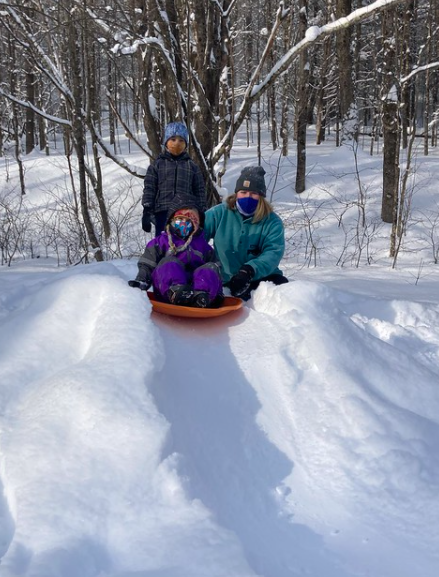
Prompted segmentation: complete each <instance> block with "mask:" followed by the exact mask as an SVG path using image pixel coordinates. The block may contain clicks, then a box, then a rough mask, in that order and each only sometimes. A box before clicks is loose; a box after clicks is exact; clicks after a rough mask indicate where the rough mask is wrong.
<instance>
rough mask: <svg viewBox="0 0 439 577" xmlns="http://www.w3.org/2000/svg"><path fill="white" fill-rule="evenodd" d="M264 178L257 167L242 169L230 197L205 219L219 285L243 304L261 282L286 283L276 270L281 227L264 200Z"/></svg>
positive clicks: (280, 250) (280, 254)
mask: <svg viewBox="0 0 439 577" xmlns="http://www.w3.org/2000/svg"><path fill="white" fill-rule="evenodd" d="M264 174H265V170H264V169H263V168H262V167H260V166H254V167H253V166H250V167H246V168H244V169H243V171H242V172H241V175H240V176H239V178H238V180H237V182H236V186H235V192H234V194H232V195H231V196H229V197H228V198H227V199H226V202H225V203H223V204H219V205H217V206H214V207H213V208H211V209H209V210H208V211H207V212H206V215H205V224H204V234H205V237H206V239H207V240H210V239H211V238H213V241H214V247H215V252H216V254H217V257H218V259H219V261H220V262H221V268H222V278H223V284H225V285H226V286H228V287H229V288H230V292H231V294H232V295H233V296H237V297H240V298H242V299H244V300H248V299H249V298H250V296H251V291H252V290H254V289H255V288H256V287H257V286H258V285H259V283H260V282H261V281H271V282H273V283H274V284H277V285H278V284H284V283H287V282H288V279H287V278H285V277H284V276H283V274H282V272H281V271H280V270H279V268H278V266H279V263H280V261H281V259H282V257H283V254H284V250H285V234H284V227H283V224H282V220H281V219H280V217H279V216H278V215H277V214H275V213H274V212H273V209H272V207H271V205H270V204H269V202H268V201H267V200H266V199H265V197H266V194H267V189H266V186H265V180H264Z"/></svg>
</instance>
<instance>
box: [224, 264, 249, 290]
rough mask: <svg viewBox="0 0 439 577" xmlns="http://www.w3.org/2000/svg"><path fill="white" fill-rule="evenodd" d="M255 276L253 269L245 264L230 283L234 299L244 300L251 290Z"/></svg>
mask: <svg viewBox="0 0 439 577" xmlns="http://www.w3.org/2000/svg"><path fill="white" fill-rule="evenodd" d="M254 276H255V271H254V269H253V267H251V266H250V265H249V264H244V265H243V266H242V267H241V268H240V269H239V271H238V272H237V273H236V274H235V275H233V276H232V278H231V279H230V281H229V287H230V292H231V293H232V295H233V296H234V297H239V298H242V297H243V296H245V294H246V293H247V292H248V291H249V290H250V286H251V282H252V278H253V277H254Z"/></svg>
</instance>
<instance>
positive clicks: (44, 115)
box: [0, 88, 72, 128]
mask: <svg viewBox="0 0 439 577" xmlns="http://www.w3.org/2000/svg"><path fill="white" fill-rule="evenodd" d="M0 94H1V95H2V96H4V97H5V98H7V99H8V100H10V101H11V102H15V104H18V105H19V106H22V107H23V108H28V109H29V110H32V111H33V112H35V114H38V116H41V117H42V118H45V119H46V120H49V121H50V122H54V123H56V124H62V125H63V126H68V127H69V128H71V127H72V123H71V122H70V121H69V120H67V119H65V118H60V117H59V116H52V115H51V114H48V113H47V112H45V111H44V110H41V109H40V108H37V107H36V106H35V105H34V104H32V103H31V102H29V101H28V100H20V99H19V98H17V97H15V96H13V95H12V94H9V93H8V92H5V91H4V90H3V88H0Z"/></svg>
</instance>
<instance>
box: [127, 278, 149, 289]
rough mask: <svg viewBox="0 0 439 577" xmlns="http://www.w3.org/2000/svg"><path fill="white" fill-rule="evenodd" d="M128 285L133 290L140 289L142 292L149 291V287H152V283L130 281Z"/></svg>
mask: <svg viewBox="0 0 439 577" xmlns="http://www.w3.org/2000/svg"><path fill="white" fill-rule="evenodd" d="M128 284H129V285H130V286H131V287H133V288H138V289H140V290H141V291H147V290H148V289H149V287H150V286H151V284H150V283H147V282H142V281H140V280H129V281H128Z"/></svg>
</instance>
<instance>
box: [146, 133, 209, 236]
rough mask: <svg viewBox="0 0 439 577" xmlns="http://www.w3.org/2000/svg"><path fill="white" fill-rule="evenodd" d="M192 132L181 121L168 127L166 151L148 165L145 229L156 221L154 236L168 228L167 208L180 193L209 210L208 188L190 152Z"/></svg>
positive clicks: (148, 230) (164, 141) (165, 139)
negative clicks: (190, 134) (189, 144)
mask: <svg viewBox="0 0 439 577" xmlns="http://www.w3.org/2000/svg"><path fill="white" fill-rule="evenodd" d="M188 142H189V133H188V130H187V128H186V126H185V125H184V124H182V123H181V122H171V123H170V124H168V125H167V126H166V129H165V136H164V139H163V144H164V147H165V150H164V152H163V153H162V154H160V155H159V157H158V158H157V160H156V161H155V162H153V163H152V164H150V165H149V167H148V170H147V172H146V176H145V180H144V188H143V197H142V205H143V217H142V228H143V230H144V231H145V232H150V231H151V222H154V223H155V236H158V235H159V234H160V233H161V232H162V231H163V230H164V228H165V225H166V218H167V214H168V210H169V208H170V206H171V204H172V201H173V199H174V196H175V195H176V194H177V193H178V194H185V195H191V196H194V197H195V200H196V202H197V204H198V205H199V206H200V208H201V209H202V210H205V209H206V189H205V184H204V178H203V175H202V173H201V170H200V168H199V167H198V166H197V165H196V164H195V163H194V162H193V161H192V160H191V158H190V156H189V154H188V153H187V151H186V150H187V145H188Z"/></svg>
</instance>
